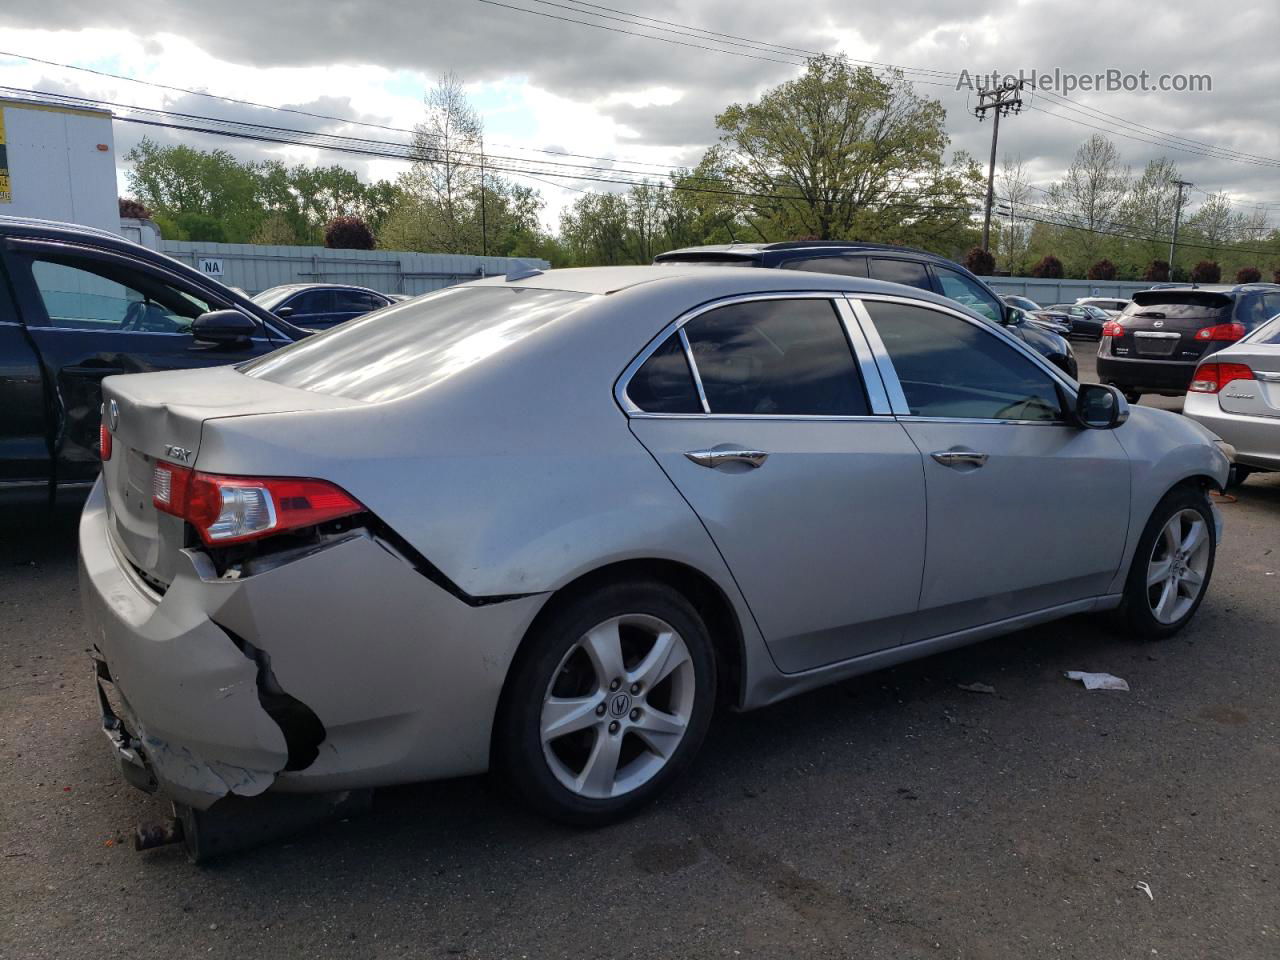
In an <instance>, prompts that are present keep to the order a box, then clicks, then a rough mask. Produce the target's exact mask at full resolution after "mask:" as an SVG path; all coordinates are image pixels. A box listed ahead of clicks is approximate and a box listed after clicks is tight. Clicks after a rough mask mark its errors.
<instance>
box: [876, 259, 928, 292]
mask: <svg viewBox="0 0 1280 960" xmlns="http://www.w3.org/2000/svg"><path fill="white" fill-rule="evenodd" d="M871 276H872V278H873V279H875V280H887V281H889V282H890V283H905V284H906V285H907V286H908V287H919V288H920V289H921V290H933V286H932V285H931V284H930V283H929V271H928V270H926V269H925V268H924V264H923V263H915V262H913V261H911V260H886V259H881V258H880V257H872V258H871Z"/></svg>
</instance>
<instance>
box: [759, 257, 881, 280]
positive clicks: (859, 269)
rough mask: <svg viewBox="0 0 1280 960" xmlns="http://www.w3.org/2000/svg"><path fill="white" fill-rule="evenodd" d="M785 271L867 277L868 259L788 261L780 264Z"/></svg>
mask: <svg viewBox="0 0 1280 960" xmlns="http://www.w3.org/2000/svg"><path fill="white" fill-rule="evenodd" d="M779 266H781V268H782V269H783V270H803V271H805V272H806V273H836V274H839V275H840V276H842V277H865V276H866V275H867V258H866V257H808V258H804V259H798V260H786V261H784V262H783V263H781V264H779Z"/></svg>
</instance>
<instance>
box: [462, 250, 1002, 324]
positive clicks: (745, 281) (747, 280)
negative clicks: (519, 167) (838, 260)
mask: <svg viewBox="0 0 1280 960" xmlns="http://www.w3.org/2000/svg"><path fill="white" fill-rule="evenodd" d="M466 286H469V287H521V288H526V289H537V290H562V291H566V292H571V293H583V294H591V295H595V296H611V295H616V294H620V293H624V292H626V291H630V290H636V289H638V288H646V289H654V288H657V287H660V286H669V287H676V286H678V287H680V288H682V290H683V292H684V294H685V296H686V298H687V299H688V301H689V305H690V306H693V305H694V304H697V303H701V302H705V301H707V300H714V299H718V298H720V297H731V296H736V295H739V294H753V293H780V292H787V291H827V290H830V291H831V292H832V293H850V294H860V293H866V294H882V295H890V296H902V297H910V298H911V299H913V300H920V301H923V302H928V303H934V304H937V305H939V306H943V307H946V308H948V309H950V310H968V309H969V308H967V307H966V306H965V305H964V304H962V303H958V302H957V301H955V300H950V299H948V298H946V297H943V296H940V295H938V294H936V293H932V292H930V291H928V290H921V289H920V288H919V287H909V286H905V285H903V284H900V283H888V282H886V281H884V280H871V279H869V278H867V277H847V276H840V275H837V274H833V273H809V272H807V271H805V272H802V271H799V270H761V269H759V268H758V267H737V266H728V265H727V266H721V265H715V266H707V265H701V264H684V263H679V262H677V263H672V264H657V265H652V266H637V267H568V268H563V269H558V270H543V271H538V272H536V273H532V274H529V275H527V276H519V278H518V279H513V280H507V279H506V278H505V277H501V276H494V277H485V278H484V279H482V280H472V281H471V282H470V283H468V284H466ZM969 312H970V313H972V312H973V311H969ZM973 315H974V316H975V317H979V319H981V315H979V314H976V313H974V314H973Z"/></svg>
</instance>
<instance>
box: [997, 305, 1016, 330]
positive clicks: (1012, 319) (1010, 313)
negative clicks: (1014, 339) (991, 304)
mask: <svg viewBox="0 0 1280 960" xmlns="http://www.w3.org/2000/svg"><path fill="white" fill-rule="evenodd" d="M1000 322H1001V323H1003V324H1004V325H1005V326H1006V327H1012V326H1013V325H1014V324H1015V323H1017V322H1018V308H1017V307H1011V306H1009V305H1008V304H1007V303H1006V304H1005V305H1004V315H1003V316H1002V318H1001V320H1000Z"/></svg>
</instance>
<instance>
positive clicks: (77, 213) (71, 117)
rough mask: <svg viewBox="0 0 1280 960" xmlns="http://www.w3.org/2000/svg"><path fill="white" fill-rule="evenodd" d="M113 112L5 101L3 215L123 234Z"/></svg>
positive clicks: (0, 108) (0, 156)
mask: <svg viewBox="0 0 1280 960" xmlns="http://www.w3.org/2000/svg"><path fill="white" fill-rule="evenodd" d="M115 152H116V151H115V143H114V141H113V140H112V137H111V113H110V112H109V111H106V110H94V109H90V108H87V107H64V106H60V105H56V104H49V103H39V102H35V101H31V100H13V99H8V98H2V97H0V216H10V217H37V218H39V219H42V220H62V221H65V222H67V223H79V224H83V225H84V226H88V227H98V228H99V229H101V230H110V231H111V232H112V233H119V232H120V206H119V200H118V199H117V195H116V156H115Z"/></svg>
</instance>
